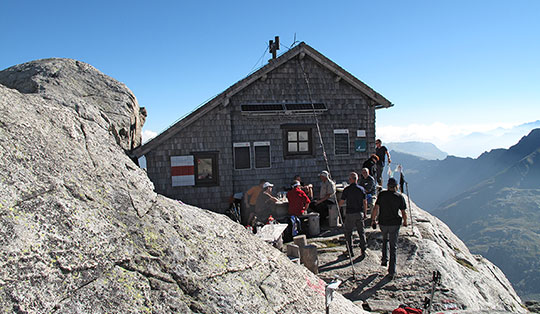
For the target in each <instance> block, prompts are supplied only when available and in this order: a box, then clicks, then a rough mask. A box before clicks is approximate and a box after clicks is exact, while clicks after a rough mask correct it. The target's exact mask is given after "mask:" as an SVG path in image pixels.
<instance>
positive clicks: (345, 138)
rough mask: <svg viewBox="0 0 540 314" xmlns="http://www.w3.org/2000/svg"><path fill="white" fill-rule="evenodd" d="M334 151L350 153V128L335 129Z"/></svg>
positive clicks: (338, 153) (336, 152)
mask: <svg viewBox="0 0 540 314" xmlns="http://www.w3.org/2000/svg"><path fill="white" fill-rule="evenodd" d="M334 153H335V154H336V155H348V154H349V130H347V129H339V130H334Z"/></svg>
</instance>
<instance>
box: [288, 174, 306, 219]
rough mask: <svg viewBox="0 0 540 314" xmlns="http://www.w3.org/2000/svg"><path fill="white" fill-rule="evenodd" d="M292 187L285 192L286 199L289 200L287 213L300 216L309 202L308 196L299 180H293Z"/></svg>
mask: <svg viewBox="0 0 540 314" xmlns="http://www.w3.org/2000/svg"><path fill="white" fill-rule="evenodd" d="M291 186H292V189H290V190H289V192H287V199H288V200H289V215H291V216H301V215H303V214H304V213H305V211H306V210H307V208H308V206H309V203H310V202H311V201H310V200H309V197H308V196H307V194H306V193H305V192H304V191H302V188H301V185H300V181H293V184H292V185H291Z"/></svg>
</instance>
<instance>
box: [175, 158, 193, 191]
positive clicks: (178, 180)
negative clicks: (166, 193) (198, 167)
mask: <svg viewBox="0 0 540 314" xmlns="http://www.w3.org/2000/svg"><path fill="white" fill-rule="evenodd" d="M171 180H172V186H190V185H195V167H194V164H193V156H191V155H190V156H171Z"/></svg>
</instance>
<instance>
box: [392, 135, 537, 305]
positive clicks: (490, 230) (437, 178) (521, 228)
mask: <svg viewBox="0 0 540 314" xmlns="http://www.w3.org/2000/svg"><path fill="white" fill-rule="evenodd" d="M391 154H392V163H393V164H402V165H403V168H404V175H405V178H406V180H407V182H408V183H409V186H410V196H411V198H412V199H413V200H414V201H415V202H416V203H417V204H418V205H420V206H421V207H422V208H424V209H426V210H428V211H431V212H432V213H433V214H435V215H437V216H438V217H439V218H441V219H442V220H443V221H444V222H445V223H447V224H448V225H449V226H450V227H451V228H452V230H453V231H454V232H455V233H456V234H457V235H458V236H459V237H460V238H461V239H462V240H464V241H465V242H466V244H467V245H468V246H469V247H470V248H471V251H473V252H476V253H480V254H482V255H484V256H485V257H487V258H489V259H490V260H491V261H492V262H494V263H495V264H496V265H497V266H499V267H500V268H501V269H502V270H503V271H504V272H505V274H506V275H507V277H508V278H509V280H510V281H511V282H512V284H513V285H514V288H515V289H516V290H517V291H518V292H519V293H520V294H521V295H522V296H524V297H525V298H527V296H533V295H536V297H537V298H538V297H540V227H539V226H540V129H534V130H532V131H531V132H530V133H529V135H527V136H525V137H523V138H522V139H521V140H520V141H519V142H518V143H517V144H516V145H514V146H511V147H510V148H508V149H494V150H491V151H490V152H486V153H483V154H482V155H480V156H479V157H478V158H476V159H472V158H459V157H454V156H448V157H447V158H445V159H444V160H426V159H424V158H420V157H418V156H413V155H410V154H404V153H400V152H398V151H392V152H391Z"/></svg>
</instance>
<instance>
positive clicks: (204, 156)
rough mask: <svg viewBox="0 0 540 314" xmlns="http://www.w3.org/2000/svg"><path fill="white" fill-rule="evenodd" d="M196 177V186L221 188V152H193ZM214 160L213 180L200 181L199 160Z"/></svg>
mask: <svg viewBox="0 0 540 314" xmlns="http://www.w3.org/2000/svg"><path fill="white" fill-rule="evenodd" d="M191 155H193V166H194V170H195V173H194V176H195V186H219V152H217V151H208V152H192V153H191ZM208 158H210V159H212V179H199V163H198V162H197V160H198V159H208Z"/></svg>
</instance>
